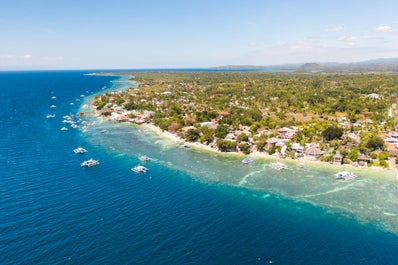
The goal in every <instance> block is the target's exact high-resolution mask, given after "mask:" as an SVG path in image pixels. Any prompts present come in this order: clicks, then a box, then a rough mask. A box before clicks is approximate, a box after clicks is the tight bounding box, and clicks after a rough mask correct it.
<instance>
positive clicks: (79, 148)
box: [73, 146, 87, 154]
mask: <svg viewBox="0 0 398 265" xmlns="http://www.w3.org/2000/svg"><path fill="white" fill-rule="evenodd" d="M73 152H74V153H75V154H83V153H87V150H86V149H84V148H83V147H80V146H79V147H78V148H75V149H73Z"/></svg>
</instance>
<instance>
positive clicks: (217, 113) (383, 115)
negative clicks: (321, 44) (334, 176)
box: [92, 71, 398, 169]
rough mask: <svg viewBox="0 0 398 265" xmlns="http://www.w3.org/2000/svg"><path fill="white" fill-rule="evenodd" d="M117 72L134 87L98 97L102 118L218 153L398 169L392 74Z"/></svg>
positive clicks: (396, 78) (95, 105)
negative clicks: (151, 128) (149, 128)
mask: <svg viewBox="0 0 398 265" xmlns="http://www.w3.org/2000/svg"><path fill="white" fill-rule="evenodd" d="M119 74H120V75H131V76H133V78H132V80H134V81H135V82H136V85H134V86H131V87H129V88H127V89H125V90H123V91H112V92H106V93H104V94H100V95H97V96H95V97H94V99H93V101H92V109H93V110H94V111H95V113H96V115H98V116H99V117H103V118H107V119H111V120H114V121H115V122H131V123H134V124H151V125H153V126H156V128H159V130H161V131H163V132H167V133H171V134H173V135H175V136H176V137H178V138H179V139H181V140H182V141H184V142H190V143H196V144H200V145H202V146H205V147H207V148H208V149H211V150H216V151H218V152H238V153H243V154H245V155H249V154H250V153H263V154H269V155H273V156H276V157H278V158H281V159H282V158H290V159H301V158H307V159H311V160H317V161H324V162H328V163H333V164H351V165H353V166H365V167H383V168H386V169H396V168H397V164H398V158H397V157H398V149H397V147H398V119H397V118H398V107H397V106H398V105H397V95H398V94H397V91H398V75H397V74H396V73H352V74H346V73H344V74H341V73H336V74H332V73H265V72H244V71H242V72H217V71H215V72H214V71H208V72H206V71H203V72H132V73H119ZM113 75H114V73H113Z"/></svg>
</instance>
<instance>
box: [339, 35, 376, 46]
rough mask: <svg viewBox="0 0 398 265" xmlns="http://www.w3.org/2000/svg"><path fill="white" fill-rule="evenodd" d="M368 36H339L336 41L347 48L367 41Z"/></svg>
mask: <svg viewBox="0 0 398 265" xmlns="http://www.w3.org/2000/svg"><path fill="white" fill-rule="evenodd" d="M369 39H370V37H369V36H340V37H338V38H337V39H336V40H337V41H340V42H344V43H346V44H348V45H349V46H354V45H357V44H358V43H360V42H364V41H367V40H369Z"/></svg>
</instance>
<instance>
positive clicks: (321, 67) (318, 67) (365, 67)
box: [211, 58, 398, 73]
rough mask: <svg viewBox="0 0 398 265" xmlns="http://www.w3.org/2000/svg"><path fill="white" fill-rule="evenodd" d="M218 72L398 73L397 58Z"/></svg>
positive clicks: (231, 67)
mask: <svg viewBox="0 0 398 265" xmlns="http://www.w3.org/2000/svg"><path fill="white" fill-rule="evenodd" d="M211 69H218V70H248V69H252V70H265V71H266V70H291V71H295V72H312V73H314V72H337V73H341V72H342V73H363V72H396V73H398V58H379V59H373V60H367V61H362V62H352V63H335V62H323V63H320V62H318V63H304V64H280V65H268V66H259V65H229V66H218V67H212V68H211Z"/></svg>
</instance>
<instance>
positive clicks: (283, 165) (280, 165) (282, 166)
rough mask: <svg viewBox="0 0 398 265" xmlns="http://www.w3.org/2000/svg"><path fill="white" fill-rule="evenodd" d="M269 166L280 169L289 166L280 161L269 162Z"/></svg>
mask: <svg viewBox="0 0 398 265" xmlns="http://www.w3.org/2000/svg"><path fill="white" fill-rule="evenodd" d="M271 168H273V169H277V170H282V169H288V168H289V167H288V166H287V165H285V164H283V163H281V162H274V163H271Z"/></svg>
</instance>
